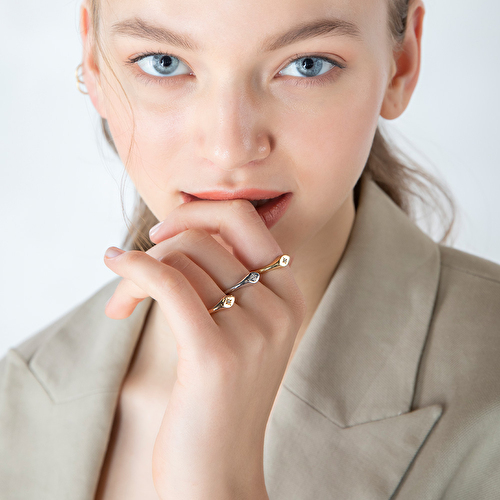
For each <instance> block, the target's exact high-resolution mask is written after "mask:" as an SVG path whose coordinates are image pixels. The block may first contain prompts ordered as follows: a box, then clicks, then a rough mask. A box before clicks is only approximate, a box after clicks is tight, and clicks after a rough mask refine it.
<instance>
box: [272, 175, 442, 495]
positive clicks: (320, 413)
mask: <svg viewBox="0 0 500 500" xmlns="http://www.w3.org/2000/svg"><path fill="white" fill-rule="evenodd" d="M439 273H440V257H439V249H438V246H437V245H436V243H434V242H433V241H432V240H431V239H430V238H429V237H428V236H427V235H425V234H424V233H423V232H422V231H420V229H419V228H418V227H417V226H416V225H415V224H414V223H413V222H412V221H411V220H410V219H409V218H408V217H407V216H406V215H405V214H404V213H403V212H402V211H401V210H400V209H399V208H398V207H397V206H396V205H395V204H394V203H393V202H392V200H391V199H390V198H389V197H388V196H387V195H386V194H385V193H384V192H383V191H382V190H381V189H380V188H379V187H378V186H377V185H376V184H375V183H374V182H373V181H371V180H369V179H365V178H362V179H361V192H360V197H359V202H358V208H357V212H356V219H355V223H354V226H353V229H352V231H351V235H350V237H349V241H348V244H347V247H346V249H345V251H344V255H343V257H342V259H341V261H340V263H339V265H338V267H337V270H336V271H335V273H334V275H333V278H332V280H331V281H330V284H329V286H328V288H327V290H326V293H325V294H324V296H323V298H322V301H321V303H320V304H319V306H318V308H317V310H316V312H315V313H314V316H313V319H312V321H311V323H310V324H309V327H308V329H307V331H306V333H305V335H304V337H303V339H302V340H301V343H300V344H299V347H298V349H297V352H296V353H295V356H294V358H293V359H292V362H291V363H290V366H289V368H288V370H287V372H286V374H285V377H284V380H283V386H282V390H281V391H280V393H279V394H278V398H277V401H276V405H275V409H274V410H273V413H272V414H271V417H270V420H269V423H268V429H267V431H266V439H265V445H264V470H265V475H266V485H267V488H268V492H269V497H270V498H271V499H273V498H276V499H278V498H321V499H323V498H325V499H326V498H346V499H347V498H356V499H357V498H370V499H371V500H378V499H380V500H382V499H384V500H387V499H388V498H390V496H391V494H392V493H393V492H394V491H395V489H396V487H397V485H398V483H399V482H400V480H401V479H402V477H403V475H404V474H405V471H406V470H407V469H408V467H409V465H410V463H411V461H412V460H413V458H414V457H415V455H416V454H417V452H418V450H419V448H420V446H421V445H422V444H423V442H424V440H425V439H426V436H427V435H428V434H429V432H430V431H431V429H432V427H433V426H434V424H435V423H436V421H437V420H438V419H439V418H440V415H441V412H442V407H441V405H432V406H429V407H426V408H421V409H415V410H413V409H412V400H413V395H414V389H415V384H416V376H417V372H418V363H419V360H420V356H421V353H422V350H423V348H424V344H425V339H426V336H427V332H428V328H429V322H430V319H431V316H432V311H433V305H434V301H435V297H436V293H437V287H438V281H439ZM412 410H413V411H412Z"/></svg>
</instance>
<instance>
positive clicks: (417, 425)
mask: <svg viewBox="0 0 500 500" xmlns="http://www.w3.org/2000/svg"><path fill="white" fill-rule="evenodd" d="M360 183H361V186H360V196H359V202H358V207H357V212H356V217H355V221H354V225H353V228H352V231H351V234H350V237H349V241H348V243H347V246H346V249H345V251H344V254H343V256H342V259H341V261H340V263H339V265H338V267H337V269H336V271H335V273H334V275H333V277H332V279H331V281H330V284H329V286H328V288H327V290H326V292H325V294H324V296H323V298H322V300H321V302H320V304H319V306H318V308H317V310H316V312H315V313H314V316H313V318H312V320H311V323H310V324H309V326H308V329H307V331H306V333H305V335H304V337H303V339H302V341H301V343H300V344H299V347H298V349H297V351H296V353H295V356H294V358H293V360H292V362H291V363H290V365H289V368H288V370H287V372H286V374H285V377H284V380H283V390H282V391H280V393H279V394H278V397H277V401H276V404H275V407H274V409H273V412H272V414H271V418H270V420H269V424H268V429H267V431H266V438H265V446H264V469H265V475H266V485H267V487H268V491H269V495H270V498H276V499H278V498H294V497H295V498H306V497H308V498H309V497H313V496H315V497H317V498H325V497H326V496H328V497H332V496H333V497H335V493H336V494H337V495H340V496H337V498H347V497H349V498H372V499H374V500H376V499H387V498H389V496H390V494H391V492H393V491H394V489H395V488H396V486H397V484H398V482H399V481H400V480H401V478H402V476H403V475H404V473H405V471H406V469H407V468H408V465H409V463H410V462H411V460H412V459H413V458H414V456H415V455H416V453H417V452H418V449H419V447H420V446H421V445H422V443H423V441H424V440H425V438H426V436H427V434H428V433H429V432H430V430H431V428H432V426H433V425H434V423H435V422H436V421H437V420H438V419H439V417H440V415H441V410H442V408H441V406H439V405H433V406H430V407H427V408H422V409H418V410H414V411H412V407H411V405H412V399H413V394H414V388H415V384H416V376H417V372H418V363H419V359H420V355H421V353H422V350H423V347H424V343H425V339H426V335H427V331H428V328H429V322H430V319H431V316H432V310H433V304H434V301H435V297H436V292H437V286H438V280H439V272H440V260H439V250H438V247H437V245H436V244H435V243H434V242H433V241H432V240H431V239H430V238H429V237H428V236H426V235H425V234H424V233H423V232H422V231H421V230H420V229H418V227H417V226H416V225H415V224H414V223H413V222H412V221H411V220H410V219H409V218H408V217H407V216H406V215H405V214H404V213H403V212H402V211H401V210H400V209H399V208H398V207H397V206H396V205H395V204H394V203H393V202H392V200H391V199H390V198H389V197H388V196H387V195H386V194H385V193H384V192H383V191H382V190H381V189H380V188H379V187H378V186H377V185H376V184H375V183H374V182H373V181H372V180H370V179H369V178H365V177H364V176H363V177H362V178H361V179H360ZM120 279H121V278H117V279H115V280H113V281H111V282H110V283H108V284H107V285H106V286H104V287H103V288H102V289H101V290H99V291H98V292H97V293H96V294H95V295H94V296H92V297H91V298H90V299H89V300H87V301H86V302H85V303H83V304H82V305H80V306H78V307H76V308H75V309H74V310H72V311H71V312H70V313H68V314H67V315H66V316H65V317H64V318H62V319H61V320H60V321H58V322H57V323H56V324H54V325H53V326H52V327H49V329H52V331H50V332H49V334H48V338H47V339H46V341H45V342H44V343H43V344H42V345H41V347H40V348H39V349H38V350H37V351H36V352H35V354H34V355H33V357H32V358H31V360H30V362H29V366H25V364H24V362H23V360H22V358H21V357H20V356H18V355H17V354H16V351H14V350H12V351H10V352H9V356H8V359H9V360H10V362H9V364H8V365H7V369H6V377H5V378H6V380H7V382H6V384H5V385H4V389H2V391H1V392H0V397H1V398H2V399H3V400H5V399H7V400H8V401H7V404H9V405H10V408H11V409H12V408H16V409H17V411H19V412H23V413H24V414H26V412H28V414H30V412H31V414H33V419H32V424H29V425H32V426H33V433H34V435H35V434H36V433H37V432H42V433H43V432H46V431H47V429H48V428H50V429H51V432H53V433H54V435H57V436H58V440H57V441H56V442H57V444H56V445H54V444H51V446H54V447H55V449H52V452H51V456H53V457H56V459H55V460H56V462H60V461H61V460H63V463H64V465H61V464H60V466H62V467H64V471H65V473H64V478H63V477H62V476H63V475H62V474H59V475H58V480H57V481H56V479H54V480H53V488H54V489H53V490H50V486H47V482H50V478H51V477H54V478H55V476H54V472H51V471H52V467H53V466H54V464H53V463H51V462H50V460H45V461H44V460H40V461H38V462H35V463H36V467H38V469H37V470H35V469H34V470H33V471H32V474H33V475H32V477H33V481H34V482H35V481H36V478H37V477H38V479H39V481H40V484H43V485H45V486H44V487H45V488H48V489H49V490H50V491H51V492H52V496H50V495H49V496H50V497H51V498H54V499H57V500H59V498H61V499H62V498H70V497H71V498H74V499H80V498H81V499H89V498H92V495H93V494H94V493H93V492H94V488H95V487H96V486H97V481H98V478H99V474H100V467H101V466H102V462H103V460H104V456H105V452H106V448H107V442H108V439H109V433H110V430H111V426H112V423H113V417H114V412H115V409H116V404H117V400H118V395H119V390H120V386H121V383H122V381H123V379H124V376H125V374H126V372H127V369H128V365H129V363H130V360H131V357H132V354H133V352H134V349H135V346H136V344H137V341H138V338H139V336H140V333H141V331H142V326H143V324H144V321H145V319H146V316H147V313H148V311H149V309H150V306H151V305H152V300H153V299H151V298H148V299H145V300H144V301H142V302H141V303H140V304H139V305H138V306H137V307H136V309H135V311H134V312H133V314H132V315H131V316H130V317H129V318H127V319H124V320H112V319H110V318H108V317H107V316H106V315H105V314H104V305H105V302H106V300H107V299H108V298H109V297H110V296H111V295H112V293H113V291H114V289H115V288H116V285H117V284H118V282H119V280H120ZM409 285H410V286H409ZM28 386H29V387H30V388H31V389H30V390H27V391H26V393H24V392H23V390H17V391H16V392H15V393H14V391H13V389H11V387H15V388H17V389H19V387H28ZM35 386H38V387H40V389H41V391H42V392H43V393H44V394H45V396H44V397H45V399H43V397H42V396H41V395H40V396H39V397H38V399H37V398H34V397H33V392H32V391H33V387H35ZM9 391H11V392H9ZM40 398H42V399H43V401H44V402H43V404H42V406H40V405H41V403H40V401H41V399H40ZM35 401H38V403H36V402H35ZM0 403H2V404H3V403H5V401H2V400H0ZM35 404H37V408H35V407H34V405H35ZM10 411H15V410H13V409H12V410H10ZM37 412H38V415H39V416H38V417H37ZM49 421H50V424H49ZM9 422H10V420H9ZM12 425H13V424H12ZM26 425H28V424H26ZM0 434H2V433H1V432H0ZM28 434H29V431H28ZM12 444H13V445H14V446H15V443H12ZM4 449H5V448H4ZM75 450H79V451H78V452H77V453H75ZM20 453H22V452H20ZM65 454H66V455H67V456H68V458H69V457H70V456H71V460H70V462H64V459H63V457H64V456H65ZM42 455H43V454H42ZM77 455H78V456H77ZM0 458H1V454H0ZM52 462H53V461H52ZM12 467H14V465H13V466H12ZM353 470H354V471H355V472H356V473H355V474H353V472H352V471H353ZM25 472H26V471H25ZM25 472H24V473H25ZM30 474H31V473H30ZM28 477H29V476H28ZM61 481H62V483H61ZM75 484H78V485H80V490H79V492H78V493H77V494H76V493H75V489H74V485H75ZM64 485H66V486H67V489H65V486H64ZM374 485H376V487H375V489H373V488H374ZM55 491H57V492H60V494H59V496H58V495H57V494H55V493H54V492H55ZM366 492H369V493H366ZM325 495H326V496H325ZM26 498H28V497H26Z"/></svg>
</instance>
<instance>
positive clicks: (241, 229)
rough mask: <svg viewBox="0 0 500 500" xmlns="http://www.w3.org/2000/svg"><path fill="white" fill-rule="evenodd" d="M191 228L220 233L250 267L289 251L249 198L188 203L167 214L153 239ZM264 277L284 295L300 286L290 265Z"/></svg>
mask: <svg viewBox="0 0 500 500" xmlns="http://www.w3.org/2000/svg"><path fill="white" fill-rule="evenodd" d="M189 228H200V229H204V230H205V231H208V232H210V233H218V234H220V236H221V238H222V239H223V240H224V241H225V242H226V243H227V244H228V245H230V246H232V247H233V254H234V256H235V257H236V258H237V259H238V260H239V261H240V262H241V263H242V264H243V265H244V266H245V267H246V268H247V269H250V270H253V269H258V268H262V267H265V266H267V265H268V264H270V263H271V262H272V261H274V259H276V258H277V257H279V256H281V255H283V253H286V252H283V251H282V249H281V248H280V246H279V245H278V243H277V241H276V240H275V239H274V237H273V235H272V234H271V232H270V231H269V229H268V228H267V227H266V225H265V223H264V221H263V220H262V219H261V217H260V215H259V214H258V213H257V210H256V209H255V207H254V206H253V205H252V204H251V203H250V202H249V201H248V200H243V199H235V200H224V201H214V200H196V201H192V202H189V203H184V204H183V205H180V206H178V207H177V208H176V209H174V210H173V211H172V212H171V213H170V214H169V215H168V216H167V217H166V219H165V220H164V221H163V222H162V223H161V224H160V225H159V226H158V229H157V231H156V232H155V233H154V234H152V235H151V236H150V239H151V241H152V242H153V243H159V242H161V241H163V240H165V239H166V238H170V237H172V236H175V235H176V234H178V233H180V232H182V231H185V230H186V229H189ZM275 274H279V276H275ZM264 281H265V282H266V284H269V285H271V286H270V287H271V288H273V289H274V290H275V291H276V292H277V290H280V292H281V293H278V295H280V296H282V297H283V296H284V295H287V294H286V293H284V290H286V288H287V287H290V286H292V287H293V288H295V287H296V286H297V285H296V284H295V280H294V279H293V275H292V273H291V271H290V269H286V268H283V269H282V270H280V273H275V272H269V273H266V274H265V279H264ZM293 288H292V289H293Z"/></svg>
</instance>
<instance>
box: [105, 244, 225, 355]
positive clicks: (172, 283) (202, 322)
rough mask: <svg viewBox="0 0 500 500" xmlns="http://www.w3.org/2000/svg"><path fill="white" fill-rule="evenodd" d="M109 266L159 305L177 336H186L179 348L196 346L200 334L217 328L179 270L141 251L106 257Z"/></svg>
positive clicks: (201, 301) (181, 339)
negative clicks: (181, 346)
mask: <svg viewBox="0 0 500 500" xmlns="http://www.w3.org/2000/svg"><path fill="white" fill-rule="evenodd" d="M105 263H106V265H107V266H108V267H109V268H110V269H111V270H112V271H113V272H115V273H117V274H118V275H120V276H122V277H124V278H127V279H129V280H131V281H133V282H134V283H135V284H136V285H137V286H138V287H139V288H141V289H142V290H143V291H144V292H145V293H147V294H148V295H149V296H151V297H152V298H153V299H155V300H156V301H157V302H158V304H159V306H160V308H161V310H162V311H163V313H164V315H165V318H166V319H167V321H168V323H169V326H170V328H171V329H172V331H173V333H174V335H175V336H176V337H177V336H182V338H177V340H178V342H179V344H181V345H183V344H185V343H186V342H187V343H188V345H195V343H197V342H200V340H203V339H199V338H197V335H198V336H199V332H200V331H204V332H205V331H206V332H207V334H208V332H210V331H213V328H214V326H216V324H215V322H214V321H213V319H212V317H211V315H210V313H209V312H208V310H207V307H206V306H205V304H204V303H203V300H202V299H201V297H200V296H199V295H198V293H197V292H196V290H195V289H194V288H193V287H192V286H191V284H190V282H189V281H188V279H187V278H186V277H185V276H184V274H183V273H182V272H180V271H178V270H177V269H175V268H173V267H170V266H168V265H166V264H164V263H161V262H159V261H158V260H156V259H155V258H154V257H151V256H150V255H148V254H146V253H145V252H140V251H130V252H125V253H122V254H121V255H119V256H117V257H115V258H113V259H108V258H107V257H105ZM198 269H199V268H198ZM200 271H201V270H200ZM209 279H210V278H209ZM214 286H216V285H215V283H214Z"/></svg>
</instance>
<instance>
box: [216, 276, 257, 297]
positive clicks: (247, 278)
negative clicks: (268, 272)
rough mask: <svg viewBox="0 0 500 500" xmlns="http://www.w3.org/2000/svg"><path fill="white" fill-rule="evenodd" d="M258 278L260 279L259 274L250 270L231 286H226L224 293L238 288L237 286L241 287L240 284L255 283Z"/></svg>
mask: <svg viewBox="0 0 500 500" xmlns="http://www.w3.org/2000/svg"><path fill="white" fill-rule="evenodd" d="M259 279H260V274H259V273H258V272H256V271H251V272H249V273H248V274H247V275H246V276H245V277H244V278H243V279H242V280H240V281H238V283H236V285H234V286H232V287H231V288H228V289H227V290H226V291H225V292H224V293H225V294H226V295H227V294H228V293H231V292H234V291H235V290H238V288H241V287H242V286H245V285H250V284H253V283H257V281H259Z"/></svg>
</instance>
